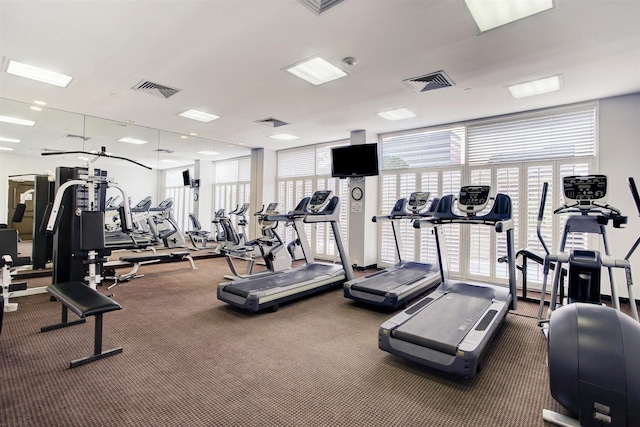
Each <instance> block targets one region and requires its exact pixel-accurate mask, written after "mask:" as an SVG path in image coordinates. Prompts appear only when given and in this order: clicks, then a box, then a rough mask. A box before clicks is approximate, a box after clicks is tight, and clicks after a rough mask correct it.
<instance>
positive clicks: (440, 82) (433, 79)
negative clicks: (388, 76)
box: [405, 71, 453, 92]
mask: <svg viewBox="0 0 640 427" xmlns="http://www.w3.org/2000/svg"><path fill="white" fill-rule="evenodd" d="M405 82H407V83H408V84H409V86H411V87H412V88H413V89H414V90H415V91H416V92H426V91H428V90H434V89H442V88H444V87H449V86H453V82H452V81H451V79H450V78H449V77H448V76H447V75H446V74H445V73H444V71H438V72H435V73H431V74H425V75H424V76H420V77H413V78H411V79H406V80H405Z"/></svg>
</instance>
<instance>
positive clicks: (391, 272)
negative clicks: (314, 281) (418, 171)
mask: <svg viewBox="0 0 640 427" xmlns="http://www.w3.org/2000/svg"><path fill="white" fill-rule="evenodd" d="M428 200H429V192H424V191H416V192H413V193H411V195H410V196H409V200H407V199H406V198H402V199H399V200H398V201H397V202H396V203H395V205H394V206H393V209H392V210H391V213H390V214H389V215H378V216H374V217H373V218H372V221H373V222H378V221H384V220H388V221H390V222H391V229H392V230H393V237H394V240H395V244H396V253H397V254H398V263H397V264H395V265H394V266H392V267H389V268H386V269H384V270H381V271H378V272H376V273H373V274H370V275H368V276H365V277H360V278H357V279H355V280H349V281H348V282H345V284H344V296H345V297H346V298H350V299H352V300H355V301H359V302H363V303H366V304H371V305H375V306H378V307H383V308H387V309H396V308H398V307H400V306H404V308H407V304H408V301H409V300H411V299H413V298H415V297H417V296H419V295H421V294H423V293H425V292H427V291H428V290H431V289H433V288H434V287H436V286H438V285H439V284H440V282H441V277H440V269H439V268H438V267H437V266H435V265H433V264H429V263H422V262H415V261H404V260H402V256H401V254H400V245H399V243H398V235H397V232H396V227H395V222H396V221H397V220H405V219H408V220H410V221H412V222H413V221H414V220H416V219H422V218H430V217H432V216H433V213H434V212H435V209H436V206H438V202H439V200H440V199H439V198H435V199H433V200H432V201H431V205H429V209H427V210H424V209H425V207H426V206H427V203H428Z"/></svg>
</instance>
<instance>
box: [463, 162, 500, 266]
mask: <svg viewBox="0 0 640 427" xmlns="http://www.w3.org/2000/svg"><path fill="white" fill-rule="evenodd" d="M470 175H471V176H470V183H471V185H489V186H490V185H491V169H475V170H472V171H471V174H470ZM493 195H495V188H492V196H493ZM490 209H491V203H489V204H488V205H487V207H486V208H485V209H483V210H482V211H481V212H479V213H478V215H485V214H486V213H488V212H489V210H490ZM468 230H469V274H471V275H474V276H484V277H489V276H490V275H491V265H492V260H493V259H494V258H495V256H494V253H495V252H494V246H495V243H494V232H493V231H492V230H491V229H490V228H489V227H487V226H486V225H471V226H469V227H468Z"/></svg>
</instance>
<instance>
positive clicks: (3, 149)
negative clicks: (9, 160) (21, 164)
mask: <svg viewBox="0 0 640 427" xmlns="http://www.w3.org/2000/svg"><path fill="white" fill-rule="evenodd" d="M0 150H2V151H13V148H9V147H0Z"/></svg>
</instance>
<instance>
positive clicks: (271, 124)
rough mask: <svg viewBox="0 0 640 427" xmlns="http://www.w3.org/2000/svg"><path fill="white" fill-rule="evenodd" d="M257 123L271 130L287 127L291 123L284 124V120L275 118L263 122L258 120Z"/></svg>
mask: <svg viewBox="0 0 640 427" xmlns="http://www.w3.org/2000/svg"><path fill="white" fill-rule="evenodd" d="M256 123H260V124H261V125H265V126H269V127H270V128H277V127H280V126H286V125H288V124H289V123H287V122H283V121H282V120H278V119H274V118H273V117H269V118H266V119H262V120H256Z"/></svg>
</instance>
